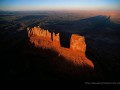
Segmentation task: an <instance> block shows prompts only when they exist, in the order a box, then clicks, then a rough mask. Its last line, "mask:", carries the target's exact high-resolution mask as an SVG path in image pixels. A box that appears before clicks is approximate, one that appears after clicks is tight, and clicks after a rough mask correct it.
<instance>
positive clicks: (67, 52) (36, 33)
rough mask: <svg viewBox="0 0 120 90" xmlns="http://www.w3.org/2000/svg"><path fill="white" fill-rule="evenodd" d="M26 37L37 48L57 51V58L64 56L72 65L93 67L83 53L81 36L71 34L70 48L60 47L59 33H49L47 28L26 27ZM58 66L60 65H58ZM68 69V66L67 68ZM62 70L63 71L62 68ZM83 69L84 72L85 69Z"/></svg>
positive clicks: (84, 45)
mask: <svg viewBox="0 0 120 90" xmlns="http://www.w3.org/2000/svg"><path fill="white" fill-rule="evenodd" d="M28 37H29V41H30V42H31V43H32V44H34V45H35V46H36V47H37V48H42V49H45V50H53V51H55V52H57V53H58V58H59V57H64V58H65V60H66V61H67V62H71V63H73V64H74V65H77V66H81V67H90V68H92V69H94V64H93V63H92V61H91V60H89V59H88V58H87V57H86V55H85V51H86V43H85V38H84V37H83V36H79V35H76V34H73V35H72V36H71V39H70V48H64V47H61V45H60V37H59V33H58V34H55V33H52V34H51V33H50V32H49V31H48V30H43V29H41V28H40V27H34V28H32V29H29V28H28ZM63 66H64V65H63ZM58 67H61V66H59V65H58ZM69 70H70V68H68V71H69ZM62 71H64V68H63V69H62ZM73 71H74V70H73ZM83 71H85V72H86V70H83ZM70 72H71V71H70ZM90 72H91V71H90ZM86 73H88V72H86Z"/></svg>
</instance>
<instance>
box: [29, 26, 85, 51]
mask: <svg viewBox="0 0 120 90" xmlns="http://www.w3.org/2000/svg"><path fill="white" fill-rule="evenodd" d="M27 30H28V36H29V37H30V36H32V35H36V36H39V37H45V38H48V39H50V40H51V41H52V42H53V45H56V46H61V45H60V36H59V33H58V34H55V33H54V32H53V33H52V34H51V33H50V32H49V31H48V30H44V29H41V28H40V27H39V26H38V27H33V28H32V29H29V28H27ZM70 49H72V50H74V51H81V52H83V53H85V51H86V43H85V38H84V37H83V36H80V35H77V34H72V36H71V39H70Z"/></svg>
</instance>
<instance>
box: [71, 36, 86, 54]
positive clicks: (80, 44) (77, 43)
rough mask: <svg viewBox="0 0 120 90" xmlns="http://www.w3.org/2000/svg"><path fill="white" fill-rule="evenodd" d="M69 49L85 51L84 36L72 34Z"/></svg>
mask: <svg viewBox="0 0 120 90" xmlns="http://www.w3.org/2000/svg"><path fill="white" fill-rule="evenodd" d="M70 49H72V50H76V51H81V52H83V53H85V51H86V44H85V38H84V37H83V36H79V35H76V34H72V36H71V40H70Z"/></svg>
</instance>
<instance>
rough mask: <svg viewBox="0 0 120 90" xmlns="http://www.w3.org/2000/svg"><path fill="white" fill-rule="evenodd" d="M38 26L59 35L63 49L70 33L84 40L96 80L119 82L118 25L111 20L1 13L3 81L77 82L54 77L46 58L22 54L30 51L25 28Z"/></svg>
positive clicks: (65, 76)
mask: <svg viewBox="0 0 120 90" xmlns="http://www.w3.org/2000/svg"><path fill="white" fill-rule="evenodd" d="M67 15H68V16H69V17H68V16H67ZM54 16H56V17H54ZM38 25H39V26H41V27H42V28H44V29H48V30H49V31H50V32H53V31H54V32H56V33H57V32H59V33H60V40H61V45H62V46H63V47H69V42H70V41H69V38H70V36H71V34H72V33H76V34H80V35H83V36H85V38H86V44H87V50H86V55H87V57H88V58H89V59H90V60H92V61H93V63H94V68H95V72H96V74H97V80H98V81H119V80H120V77H119V76H120V40H119V39H120V24H118V23H115V22H113V21H112V20H111V16H102V15H96V16H91V17H89V16H86V17H82V16H81V17H77V19H76V17H75V15H74V16H71V14H70V15H69V14H62V13H61V14H56V13H54V14H51V13H50V12H49V13H46V12H41V13H37V14H36V13H33V14H29V13H27V14H23V13H21V12H14V13H13V12H11V13H10V12H9V13H8V12H7V13H5V12H2V13H1V15H0V55H1V57H0V58H1V60H4V61H5V64H4V67H3V70H4V71H5V72H6V78H5V79H7V80H13V79H15V80H21V79H22V80H24V79H25V80H26V79H43V80H45V79H61V78H62V79H79V78H78V77H74V78H73V77H72V78H71V77H69V76H67V75H65V74H61V75H58V74H59V73H58V72H56V71H55V69H53V67H52V66H51V64H50V62H48V61H47V58H46V57H39V55H37V54H32V55H31V54H29V53H26V51H27V52H28V51H29V50H30V49H31V48H32V46H31V47H30V45H29V42H28V41H27V31H26V28H27V27H33V26H38ZM35 52H36V50H35ZM53 54H54V53H53ZM38 59H40V60H41V61H40V60H39V61H38ZM71 67H72V66H71ZM93 80H94V79H93ZM91 81H92V80H91Z"/></svg>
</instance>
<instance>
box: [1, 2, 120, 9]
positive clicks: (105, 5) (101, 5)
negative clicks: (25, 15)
mask: <svg viewBox="0 0 120 90" xmlns="http://www.w3.org/2000/svg"><path fill="white" fill-rule="evenodd" d="M0 10H7V11H26V10H30V11H31V10H120V0H0Z"/></svg>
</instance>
